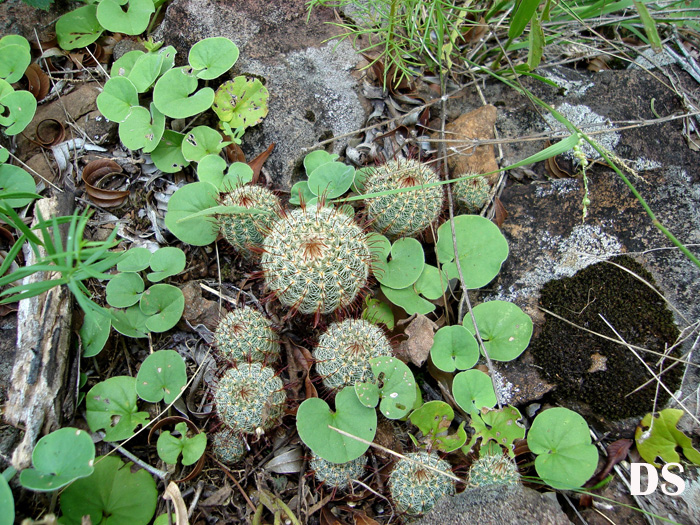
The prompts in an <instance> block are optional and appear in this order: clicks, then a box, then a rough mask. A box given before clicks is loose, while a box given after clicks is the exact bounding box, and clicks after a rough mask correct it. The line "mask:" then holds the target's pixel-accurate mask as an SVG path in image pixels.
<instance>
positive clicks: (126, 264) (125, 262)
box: [117, 248, 152, 272]
mask: <svg viewBox="0 0 700 525" xmlns="http://www.w3.org/2000/svg"><path fill="white" fill-rule="evenodd" d="M151 255H152V254H151V252H150V250H148V249H147V248H130V249H128V250H127V251H125V252H124V254H123V255H122V256H121V257H120V258H119V261H118V262H117V270H119V271H120V272H140V271H141V270H145V269H146V268H148V265H149V264H150V262H151Z"/></svg>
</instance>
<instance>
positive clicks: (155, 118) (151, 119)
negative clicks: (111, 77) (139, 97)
mask: <svg viewBox="0 0 700 525" xmlns="http://www.w3.org/2000/svg"><path fill="white" fill-rule="evenodd" d="M164 131H165V115H163V114H162V113H161V112H160V111H158V108H156V107H155V106H154V105H153V103H151V111H148V110H147V109H146V108H144V107H142V106H134V107H133V108H131V113H129V115H127V117H126V119H124V122H122V123H121V124H119V139H120V140H121V141H122V144H124V145H125V146H126V147H127V148H129V149H131V150H138V149H141V148H143V151H144V153H151V152H152V151H153V150H154V149H156V148H157V147H158V144H160V139H161V138H162V137H163V132H164Z"/></svg>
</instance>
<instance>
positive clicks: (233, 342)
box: [214, 306, 280, 363]
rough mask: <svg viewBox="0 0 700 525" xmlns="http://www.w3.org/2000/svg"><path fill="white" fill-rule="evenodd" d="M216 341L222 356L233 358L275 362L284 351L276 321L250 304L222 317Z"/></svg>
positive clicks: (234, 359)
mask: <svg viewBox="0 0 700 525" xmlns="http://www.w3.org/2000/svg"><path fill="white" fill-rule="evenodd" d="M214 344H215V346H216V350H217V353H218V355H219V357H221V358H222V359H225V360H227V361H232V362H238V361H251V362H259V363H273V362H275V361H277V360H278V358H279V353H280V345H279V341H278V338H277V334H276V333H275V331H274V330H273V329H272V323H271V322H270V321H269V320H268V319H267V318H266V317H265V316H264V315H263V314H261V313H260V312H258V311H257V310H255V309H253V308H250V307H249V306H244V307H243V308H237V309H236V310H233V311H231V312H229V313H228V314H226V315H225V316H224V317H223V318H222V319H221V321H219V325H218V326H217V328H216V332H214Z"/></svg>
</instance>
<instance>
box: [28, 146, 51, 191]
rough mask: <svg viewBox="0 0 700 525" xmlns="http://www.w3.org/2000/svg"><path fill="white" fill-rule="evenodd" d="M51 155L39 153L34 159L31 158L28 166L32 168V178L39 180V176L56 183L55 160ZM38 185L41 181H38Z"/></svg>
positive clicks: (30, 170) (30, 171)
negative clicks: (51, 158)
mask: <svg viewBox="0 0 700 525" xmlns="http://www.w3.org/2000/svg"><path fill="white" fill-rule="evenodd" d="M50 156H51V154H50V153H46V152H43V153H37V154H36V155H34V156H33V157H32V158H30V159H29V160H28V161H27V162H26V164H27V166H28V167H29V168H30V169H29V170H28V171H29V173H31V174H32V176H33V177H34V178H35V179H37V174H38V175H40V176H41V178H43V179H46V180H50V181H51V182H56V180H55V179H56V165H55V163H54V162H53V160H49V159H50ZM36 182H37V183H38V182H39V180H36Z"/></svg>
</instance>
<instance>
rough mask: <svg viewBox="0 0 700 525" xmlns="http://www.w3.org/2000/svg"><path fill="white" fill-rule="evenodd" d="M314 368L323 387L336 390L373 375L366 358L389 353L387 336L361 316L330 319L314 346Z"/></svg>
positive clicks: (368, 378)
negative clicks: (358, 317)
mask: <svg viewBox="0 0 700 525" xmlns="http://www.w3.org/2000/svg"><path fill="white" fill-rule="evenodd" d="M313 355H314V359H315V361H316V371H317V372H318V374H319V375H320V376H321V377H322V378H323V384H324V385H326V387H328V388H330V389H333V390H336V389H339V388H342V387H344V386H346V385H354V384H355V383H356V382H357V381H367V380H371V379H372V370H371V368H370V365H369V360H370V359H371V358H373V357H379V356H386V355H388V356H390V355H392V352H391V345H390V344H389V340H388V339H387V338H386V336H385V335H384V332H382V329H381V328H379V327H378V326H377V325H374V324H372V323H370V322H369V321H365V320H364V319H346V320H345V321H343V322H340V323H332V324H331V325H330V326H329V327H328V330H326V332H324V333H323V334H322V335H321V337H320V338H319V340H318V345H317V346H316V349H315V350H314V354H313Z"/></svg>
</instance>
